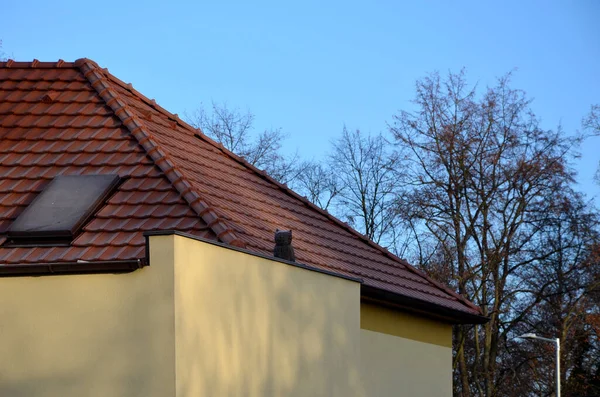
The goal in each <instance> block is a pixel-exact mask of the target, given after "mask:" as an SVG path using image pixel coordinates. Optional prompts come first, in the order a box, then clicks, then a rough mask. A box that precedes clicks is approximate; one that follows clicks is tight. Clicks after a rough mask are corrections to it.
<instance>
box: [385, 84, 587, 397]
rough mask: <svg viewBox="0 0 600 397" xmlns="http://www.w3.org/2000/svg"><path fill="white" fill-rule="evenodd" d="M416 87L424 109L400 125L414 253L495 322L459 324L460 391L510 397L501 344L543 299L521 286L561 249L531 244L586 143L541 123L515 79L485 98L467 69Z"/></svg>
mask: <svg viewBox="0 0 600 397" xmlns="http://www.w3.org/2000/svg"><path fill="white" fill-rule="evenodd" d="M416 88H417V90H416V98H415V101H414V103H415V106H416V108H415V110H414V111H412V112H408V111H401V112H400V113H399V114H398V115H396V116H395V118H394V123H393V125H392V126H391V132H392V133H393V134H394V136H395V137H396V139H397V142H398V144H399V147H400V150H402V151H403V153H402V154H403V158H404V159H405V161H404V162H403V165H402V168H403V169H404V170H405V172H406V174H405V177H406V180H405V186H407V188H406V189H405V190H404V191H403V193H402V194H401V195H399V196H398V211H399V213H400V214H401V215H402V217H403V219H404V220H405V222H406V223H407V224H408V225H410V230H411V231H412V234H413V236H414V239H415V247H416V249H415V252H414V255H413V258H414V259H415V260H416V261H417V262H418V263H419V264H420V265H421V266H422V267H423V268H424V269H425V270H427V269H429V268H430V267H431V268H433V269H435V272H433V273H434V274H433V275H434V276H435V277H440V276H445V277H448V278H447V279H446V280H442V281H444V282H447V283H449V284H451V285H452V286H453V287H455V288H456V289H457V290H458V291H459V293H461V294H462V295H464V296H466V297H467V298H469V299H471V300H472V301H474V302H476V303H477V304H478V305H479V306H480V307H481V309H482V311H483V314H484V315H485V316H487V317H489V318H490V321H489V322H488V323H487V324H485V325H482V326H475V327H458V328H457V329H456V332H455V357H454V366H455V368H456V369H457V372H456V375H457V378H456V382H455V394H456V395H462V396H472V395H481V396H484V395H485V396H496V395H502V394H501V392H502V390H507V389H506V387H507V386H508V385H505V384H502V381H503V379H501V378H499V377H498V372H497V370H498V367H499V366H501V365H502V362H501V361H500V360H501V359H502V357H503V354H502V353H503V351H502V350H501V349H502V348H503V345H502V343H501V342H502V341H503V340H505V339H506V338H507V337H508V335H510V334H511V332H512V330H513V326H514V325H515V324H518V323H520V321H522V320H523V318H524V316H526V315H527V313H528V311H530V310H531V309H532V308H533V307H534V306H535V305H536V304H537V302H538V301H539V299H540V298H535V297H534V298H531V299H530V296H529V295H528V294H530V293H529V292H528V291H525V290H520V284H519V283H520V281H521V275H522V274H523V272H524V271H525V269H528V268H531V267H535V266H536V265H537V264H539V261H540V260H542V259H543V258H545V257H548V256H549V255H550V254H551V253H552V252H550V251H551V250H550V248H549V247H543V248H544V249H541V248H542V247H539V246H538V247H532V246H531V242H532V241H535V240H536V237H537V236H538V234H539V233H540V227H539V224H540V222H541V221H542V220H543V219H545V217H546V215H547V214H548V213H550V212H551V211H552V206H553V205H554V204H555V202H554V201H553V200H548V198H549V197H555V196H557V195H559V194H560V193H562V192H563V191H565V189H566V188H568V187H569V186H570V185H571V184H572V183H573V182H574V179H573V172H572V170H571V169H570V167H569V159H570V155H571V154H572V150H573V147H574V145H575V144H576V143H577V142H576V141H577V140H576V139H572V138H569V137H566V136H565V135H564V134H563V133H562V131H561V130H560V129H558V130H557V131H547V130H543V129H541V128H540V127H539V126H538V121H537V119H536V117H535V115H534V114H533V113H532V112H531V110H530V109H529V100H528V99H527V97H526V96H525V94H524V92H522V91H520V90H515V89H512V88H511V87H510V75H507V76H505V77H503V78H500V79H499V80H498V82H497V84H496V86H494V87H491V88H488V89H487V90H486V92H485V93H484V94H483V95H481V96H479V95H478V94H477V90H476V87H471V86H469V85H468V84H467V81H466V78H465V75H464V72H461V73H458V74H452V73H450V74H449V75H448V76H447V77H446V78H444V79H442V78H441V77H440V76H439V75H438V74H433V75H430V76H429V77H427V78H425V79H423V80H421V81H418V82H417V86H416ZM517 291H520V292H517ZM525 298H527V302H528V304H527V305H525V306H522V307H520V310H521V311H518V312H517V311H515V310H514V307H513V305H514V304H515V302H516V301H518V300H521V299H525Z"/></svg>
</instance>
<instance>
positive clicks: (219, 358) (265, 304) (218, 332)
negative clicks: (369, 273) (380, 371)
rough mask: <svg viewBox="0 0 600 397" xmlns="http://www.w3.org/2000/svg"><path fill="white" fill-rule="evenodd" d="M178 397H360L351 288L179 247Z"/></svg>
mask: <svg viewBox="0 0 600 397" xmlns="http://www.w3.org/2000/svg"><path fill="white" fill-rule="evenodd" d="M178 242H179V243H181V245H177V244H176V250H175V251H176V253H182V255H181V256H178V255H177V254H176V258H179V259H178V260H176V263H177V265H176V271H175V285H176V288H175V291H176V298H175V302H176V304H175V307H176V309H175V311H176V315H175V318H176V320H175V324H176V346H177V347H176V351H177V391H178V393H177V396H182V397H188V396H190V397H191V396H247V397H258V396H358V395H363V393H362V389H361V385H360V375H359V364H360V361H359V343H360V342H359V340H360V290H359V284H358V283H356V282H353V281H348V280H343V279H340V278H336V277H332V276H329V275H324V274H320V273H316V272H311V271H307V270H304V269H299V268H296V267H293V266H290V265H287V264H283V263H279V262H275V261H270V260H267V259H263V258H259V257H255V256H251V255H247V254H243V253H239V252H236V251H232V250H227V249H223V248H220V247H216V246H212V245H210V244H206V243H203V242H196V241H193V242H191V243H190V242H189V241H185V240H183V238H181V240H179V241H178Z"/></svg>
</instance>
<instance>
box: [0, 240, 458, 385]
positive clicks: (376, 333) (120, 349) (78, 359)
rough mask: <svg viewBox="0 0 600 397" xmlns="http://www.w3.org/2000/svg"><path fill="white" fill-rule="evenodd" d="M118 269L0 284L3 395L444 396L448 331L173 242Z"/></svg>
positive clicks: (340, 291)
mask: <svg viewBox="0 0 600 397" xmlns="http://www.w3.org/2000/svg"><path fill="white" fill-rule="evenodd" d="M150 264H151V266H150V267H146V268H144V269H141V270H137V271H135V272H132V273H129V274H121V275H101V274H96V275H77V276H49V277H15V278H0V396H11V397H30V396H36V397H37V396H40V397H50V396H53V397H55V396H60V397H62V396H92V397H94V396H103V397H104V396H127V397H131V396H144V397H153V396H157V397H158V396H160V397H164V396H175V397H192V396H244V397H259V396H260V397H262V396H292V397H293V396H327V397H329V396H344V397H345V396H350V397H351V396H365V397H381V396H417V397H418V396H449V395H450V394H451V349H450V347H449V346H450V339H451V328H450V326H449V325H447V324H444V323H441V322H437V321H435V320H427V319H425V318H422V317H420V316H416V315H411V314H407V313H402V312H399V311H395V310H391V309H387V308H382V307H380V306H376V305H373V304H370V303H367V302H362V303H361V301H360V284H359V283H357V282H354V281H350V280H345V279H342V278H338V277H334V276H331V275H327V274H322V273H318V272H314V271H310V270H307V269H302V268H298V267H295V266H291V265H289V264H285V263H281V262H278V261H274V260H270V259H266V258H263V257H260V256H255V255H249V254H247V253H243V252H239V251H236V250H232V249H227V248H223V247H220V246H218V245H214V244H210V243H205V242H202V241H197V240H193V239H189V238H186V237H182V236H177V235H170V236H152V237H150Z"/></svg>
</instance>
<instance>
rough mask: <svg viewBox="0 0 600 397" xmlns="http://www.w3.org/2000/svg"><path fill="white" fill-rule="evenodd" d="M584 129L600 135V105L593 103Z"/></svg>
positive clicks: (599, 178) (599, 170) (599, 179)
mask: <svg viewBox="0 0 600 397" xmlns="http://www.w3.org/2000/svg"><path fill="white" fill-rule="evenodd" d="M582 125H583V128H584V130H586V131H588V132H589V133H591V134H592V135H596V136H600V105H592V107H591V109H590V113H589V114H588V115H587V116H586V117H585V118H584V119H583V122H582ZM595 178H596V183H597V184H598V185H600V161H599V162H598V168H597V170H596V176H595Z"/></svg>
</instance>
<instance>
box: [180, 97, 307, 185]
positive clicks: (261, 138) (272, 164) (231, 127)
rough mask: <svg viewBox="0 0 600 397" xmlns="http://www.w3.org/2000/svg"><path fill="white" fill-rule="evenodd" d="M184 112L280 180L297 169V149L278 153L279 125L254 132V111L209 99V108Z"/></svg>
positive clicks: (196, 124) (290, 176)
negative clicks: (286, 153) (243, 109)
mask: <svg viewBox="0 0 600 397" xmlns="http://www.w3.org/2000/svg"><path fill="white" fill-rule="evenodd" d="M186 116H187V118H188V119H189V120H188V121H189V123H190V124H191V125H192V126H194V127H196V128H199V129H200V130H202V132H204V133H205V134H206V135H208V136H209V137H211V138H212V139H214V140H215V141H217V142H219V143H221V144H222V145H223V146H225V148H227V149H229V150H231V151H232V152H234V153H235V154H237V155H238V156H240V157H243V158H244V159H245V160H246V161H248V162H249V163H250V164H252V165H254V166H256V167H258V168H261V169H264V170H265V171H266V172H267V173H268V174H269V175H271V176H272V177H273V178H275V179H277V180H278V181H280V182H282V183H286V184H287V183H290V182H291V181H293V180H294V179H295V178H296V177H297V176H298V174H299V173H300V172H301V170H300V169H299V168H298V167H297V166H296V163H297V162H298V154H297V153H296V154H295V155H293V156H291V158H286V157H284V156H283V155H282V154H281V147H282V142H283V141H284V140H285V139H286V135H285V134H284V133H283V132H282V131H281V129H280V128H271V129H266V130H264V131H262V132H260V133H258V134H257V133H256V132H255V131H254V125H253V124H254V114H252V113H251V112H250V111H245V112H243V111H241V110H240V109H239V108H233V109H231V108H229V107H228V106H227V104H226V103H222V104H218V103H215V102H212V104H211V107H210V110H206V109H205V108H204V107H203V106H201V107H200V108H199V109H198V110H197V111H196V112H195V113H193V114H192V115H191V116H190V115H186Z"/></svg>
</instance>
